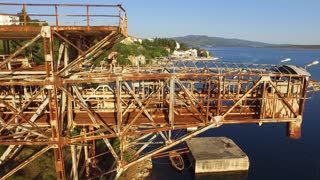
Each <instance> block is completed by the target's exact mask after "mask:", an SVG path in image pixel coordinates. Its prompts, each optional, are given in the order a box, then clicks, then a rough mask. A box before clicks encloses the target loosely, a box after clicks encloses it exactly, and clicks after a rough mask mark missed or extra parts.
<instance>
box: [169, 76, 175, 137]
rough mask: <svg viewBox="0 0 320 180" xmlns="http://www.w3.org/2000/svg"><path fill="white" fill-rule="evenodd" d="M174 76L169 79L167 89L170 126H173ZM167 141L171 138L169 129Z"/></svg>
mask: <svg viewBox="0 0 320 180" xmlns="http://www.w3.org/2000/svg"><path fill="white" fill-rule="evenodd" d="M174 86H175V77H174V76H173V77H171V79H170V87H169V88H170V90H169V124H170V126H171V127H173V126H174V93H175V87H174ZM168 139H169V141H170V139H171V131H169V138H168Z"/></svg>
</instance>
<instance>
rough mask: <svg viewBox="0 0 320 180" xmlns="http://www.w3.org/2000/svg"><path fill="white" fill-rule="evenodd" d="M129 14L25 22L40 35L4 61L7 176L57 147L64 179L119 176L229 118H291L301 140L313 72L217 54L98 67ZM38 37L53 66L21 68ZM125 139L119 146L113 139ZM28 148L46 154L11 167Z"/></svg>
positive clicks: (1, 160) (1, 94) (0, 93)
mask: <svg viewBox="0 0 320 180" xmlns="http://www.w3.org/2000/svg"><path fill="white" fill-rule="evenodd" d="M53 7H57V6H54V5H53ZM116 7H117V8H118V6H116ZM120 10H123V9H122V8H121V7H120ZM123 11H124V10H123ZM124 13H125V12H124ZM119 17H120V22H121V23H119V26H117V27H115V28H113V26H107V27H100V26H99V27H93V26H84V27H64V26H57V24H56V25H54V26H43V27H38V28H35V29H33V30H32V31H31V30H30V29H28V28H30V27H28V26H22V27H21V29H20V31H23V30H26V29H28V30H30V31H28V35H29V36H30V37H28V38H26V39H27V40H26V41H24V44H23V45H21V48H19V49H17V50H16V52H13V53H10V54H9V55H7V56H6V57H5V58H4V59H3V60H2V61H0V68H1V72H0V133H1V134H0V146H2V147H3V149H4V151H3V152H2V154H0V166H7V167H10V168H8V169H6V170H5V172H2V173H1V175H2V178H3V179H6V178H8V177H10V176H11V175H13V174H14V173H16V172H18V171H19V170H20V169H22V168H24V167H25V166H26V165H28V164H29V163H31V162H32V161H33V160H35V159H36V158H38V157H40V156H42V155H44V154H46V153H48V152H53V154H54V162H55V169H56V176H57V179H66V178H68V179H70V178H74V179H78V178H81V177H86V178H94V177H95V176H102V175H107V174H110V173H113V172H117V175H118V176H119V175H120V174H121V173H122V172H123V171H124V170H126V169H127V168H129V167H130V166H132V165H134V164H135V163H138V162H140V161H143V160H144V159H146V158H150V157H152V156H156V155H161V154H163V153H164V152H166V151H168V150H170V149H171V148H173V147H175V146H176V145H178V144H179V143H181V142H184V141H185V140H187V139H189V138H191V137H194V136H196V135H198V134H200V133H202V132H204V131H206V130H208V129H211V128H216V127H219V126H221V125H225V124H240V123H259V124H261V123H276V122H282V123H288V133H289V134H288V135H289V136H290V137H292V138H299V137H300V133H301V132H300V127H301V122H302V115H303V108H304V103H305V99H306V93H307V87H308V84H309V82H311V81H309V76H310V74H309V73H307V72H306V71H305V70H304V69H301V68H299V67H296V66H282V65H254V64H253V65H252V64H251V65H248V64H235V63H229V64H228V63H221V62H213V61H168V62H159V63H157V64H155V65H150V66H147V67H139V68H137V67H121V66H118V67H115V68H114V69H113V70H111V69H109V67H103V66H102V67H100V66H99V67H94V66H92V62H93V61H94V60H96V59H97V58H98V57H100V56H101V55H102V54H103V53H105V52H106V51H107V50H109V49H110V48H111V47H112V46H113V45H114V44H115V43H116V42H119V41H120V40H121V39H123V38H124V37H125V36H126V35H127V34H126V17H125V15H124V16H120V15H119ZM0 30H1V31H3V32H6V33H7V36H6V39H9V40H10V39H15V38H17V37H15V36H12V34H11V33H10V32H9V31H8V29H6V27H0ZM16 32H18V30H17V31H16ZM13 34H14V33H13ZM78 34H81V36H79V35H78ZM24 38H25V37H24ZM55 40H58V42H59V49H54V45H53V43H54V42H55ZM84 41H85V42H87V43H86V44H82V43H81V42H84ZM36 42H38V43H39V42H41V43H42V45H43V49H44V57H43V59H45V64H44V66H41V67H36V68H21V66H20V65H21V63H20V64H19V62H18V61H17V59H18V58H17V57H18V55H19V54H20V53H21V52H23V51H24V50H25V49H26V48H27V47H29V46H31V45H32V44H33V43H36ZM72 50H75V51H76V52H77V53H78V56H76V57H74V56H72V53H71V51H72ZM54 52H58V56H57V57H56V56H55V55H54V54H55V53H54ZM72 57H73V59H72ZM311 84H312V85H313V86H316V84H317V83H316V82H312V83H311ZM195 127H196V128H197V130H195V131H192V132H186V131H183V130H185V129H187V128H195ZM115 139H117V140H118V142H119V145H118V146H117V147H116V146H114V145H113V146H112V144H111V141H114V140H115ZM99 143H102V144H103V146H99V149H98V146H97V144H99ZM25 147H37V151H36V152H35V153H34V154H33V155H32V156H30V157H28V158H25V159H24V160H23V161H21V162H19V163H18V165H16V166H12V167H11V165H9V164H8V163H9V162H12V161H13V160H14V157H17V156H19V153H21V152H23V150H24V148H25ZM101 147H103V148H101ZM107 154H111V156H112V157H113V160H112V161H114V162H115V163H114V164H113V166H111V167H110V168H109V170H105V169H103V168H101V167H99V164H101V163H99V160H100V161H101V158H103V157H104V156H107ZM128 154H129V155H128ZM66 157H71V163H70V162H67V161H68V160H66ZM68 166H69V167H68ZM67 170H70V172H71V173H70V174H69V173H67V172H66V171H67Z"/></svg>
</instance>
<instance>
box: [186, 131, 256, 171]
mask: <svg viewBox="0 0 320 180" xmlns="http://www.w3.org/2000/svg"><path fill="white" fill-rule="evenodd" d="M187 145H188V147H189V149H190V152H191V155H190V156H191V157H190V159H191V162H192V164H193V165H194V170H195V174H198V173H212V172H229V171H247V170H248V169H249V164H250V163H249V158H248V156H247V155H246V154H245V153H244V152H243V151H242V150H241V149H240V148H239V147H238V146H237V145H236V144H235V143H234V142H233V141H232V140H231V139H228V138H226V137H207V138H192V139H190V140H188V141H187Z"/></svg>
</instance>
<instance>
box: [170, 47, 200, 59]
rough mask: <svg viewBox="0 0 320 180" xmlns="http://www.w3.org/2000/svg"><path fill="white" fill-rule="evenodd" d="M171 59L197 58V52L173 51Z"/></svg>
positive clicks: (192, 50)
mask: <svg viewBox="0 0 320 180" xmlns="http://www.w3.org/2000/svg"><path fill="white" fill-rule="evenodd" d="M172 56H173V57H184V58H188V57H198V51H197V50H196V49H188V50H186V51H182V50H174V51H173V53H172Z"/></svg>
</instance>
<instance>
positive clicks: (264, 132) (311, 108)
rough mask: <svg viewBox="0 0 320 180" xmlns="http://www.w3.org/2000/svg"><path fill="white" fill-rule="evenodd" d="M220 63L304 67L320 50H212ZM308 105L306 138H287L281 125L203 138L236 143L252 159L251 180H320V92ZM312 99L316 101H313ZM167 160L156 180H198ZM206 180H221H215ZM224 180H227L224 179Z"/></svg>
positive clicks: (235, 128)
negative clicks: (222, 139)
mask: <svg viewBox="0 0 320 180" xmlns="http://www.w3.org/2000/svg"><path fill="white" fill-rule="evenodd" d="M209 50H210V51H211V52H212V53H213V54H214V55H215V56H218V57H219V58H220V60H219V61H227V62H246V63H254V64H260V63H263V64H278V63H279V62H280V60H282V59H285V58H291V59H292V61H290V62H287V63H286V64H294V65H297V66H302V67H304V65H305V64H307V63H308V62H311V61H313V60H320V50H291V49H271V48H270V49H269V48H212V49H209ZM308 71H309V72H310V73H311V75H312V76H311V79H318V80H319V79H320V64H318V65H316V66H312V67H309V68H308ZM308 97H310V99H309V100H307V103H306V105H305V112H304V117H303V124H302V138H301V139H299V140H292V139H289V138H288V137H286V125H285V124H281V123H276V124H263V125H262V126H258V125H255V124H244V125H225V126H222V127H219V128H216V129H212V130H209V131H207V132H204V133H202V134H201V135H200V136H202V137H204V136H210V137H212V136H215V137H219V136H226V137H228V138H231V139H232V140H233V141H235V142H236V143H237V144H238V146H240V147H241V149H242V150H243V151H244V152H245V153H246V154H247V155H248V157H249V159H250V169H249V172H248V177H247V179H248V180H278V179H279V180H282V179H290V180H320V92H319V93H315V94H309V96H308ZM311 97H312V98H311ZM167 163H168V161H167V159H159V160H155V161H154V170H153V173H152V179H166V180H171V179H194V176H193V175H192V174H191V172H190V171H184V172H183V173H180V172H177V171H175V170H173V169H172V168H171V167H170V166H169V165H167ZM206 179H221V178H215V177H214V176H212V177H211V178H210V177H209V178H206ZM222 179H223V178H222Z"/></svg>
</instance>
